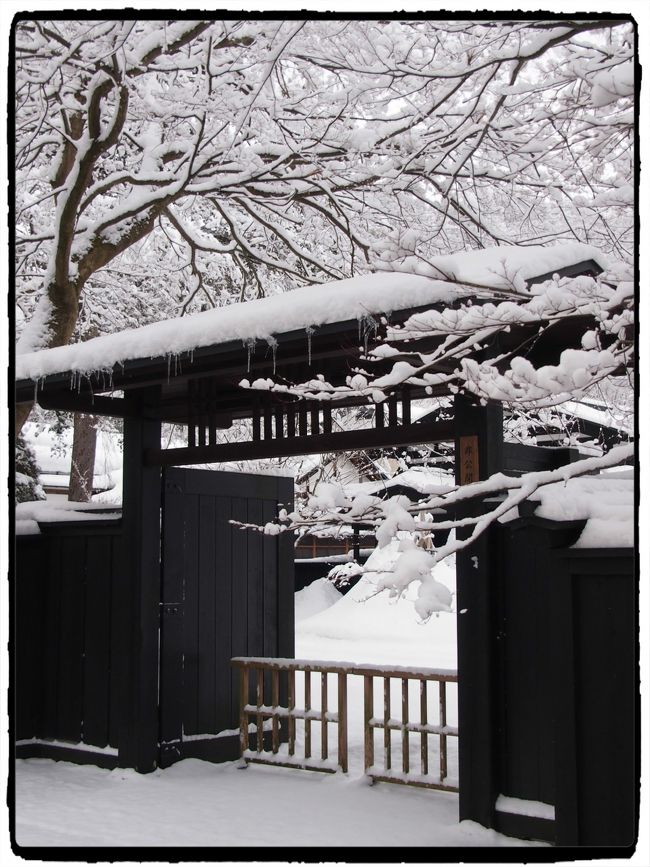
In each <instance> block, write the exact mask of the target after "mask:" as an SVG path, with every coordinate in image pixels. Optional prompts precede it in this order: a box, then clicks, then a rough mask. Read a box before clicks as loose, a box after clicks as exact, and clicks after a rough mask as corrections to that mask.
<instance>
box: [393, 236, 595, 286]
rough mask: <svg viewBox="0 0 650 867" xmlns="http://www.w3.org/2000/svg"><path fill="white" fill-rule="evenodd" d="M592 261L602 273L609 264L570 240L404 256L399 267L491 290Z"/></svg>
mask: <svg viewBox="0 0 650 867" xmlns="http://www.w3.org/2000/svg"><path fill="white" fill-rule="evenodd" d="M589 260H593V261H594V262H595V263H596V264H597V265H598V266H599V267H600V268H601V269H602V270H603V271H605V270H607V268H608V267H609V265H610V263H609V260H608V259H607V257H606V256H604V255H603V254H602V253H601V252H600V251H599V250H598V249H597V248H596V247H592V246H591V245H588V244H580V243H578V242H575V241H571V242H569V243H566V244H555V245H553V246H552V247H542V246H540V245H535V246H531V247H507V246H504V247H488V248H487V249H485V250H469V251H466V252H462V253H452V254H451V255H449V256H437V257H435V258H434V259H429V260H428V261H424V260H422V259H418V258H417V257H415V256H409V257H407V258H406V259H405V260H404V261H403V263H402V265H401V267H404V268H405V269H407V270H408V271H409V272H412V273H414V274H422V275H423V276H427V277H432V278H435V277H444V278H447V279H449V280H456V281H457V282H459V283H468V284H470V285H471V284H474V285H478V286H488V287H490V288H492V289H513V288H515V289H518V290H523V289H524V288H525V284H526V281H528V280H532V279H534V278H535V277H541V276H543V275H546V274H551V273H553V272H554V271H560V270H561V269H562V268H568V267H570V266H571V265H577V264H579V263H580V262H587V261H589Z"/></svg>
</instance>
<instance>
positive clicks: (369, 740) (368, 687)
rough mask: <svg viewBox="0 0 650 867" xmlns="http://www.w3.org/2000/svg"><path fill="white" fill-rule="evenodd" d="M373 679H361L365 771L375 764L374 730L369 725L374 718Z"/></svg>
mask: <svg viewBox="0 0 650 867" xmlns="http://www.w3.org/2000/svg"><path fill="white" fill-rule="evenodd" d="M374 682H375V681H374V678H373V677H372V675H369V674H366V675H364V678H363V741H364V750H363V769H364V771H367V770H368V768H371V767H372V766H373V765H374V764H375V730H374V728H373V727H372V726H371V725H370V720H371V719H372V718H373V716H374V712H373V707H374V695H373V686H374Z"/></svg>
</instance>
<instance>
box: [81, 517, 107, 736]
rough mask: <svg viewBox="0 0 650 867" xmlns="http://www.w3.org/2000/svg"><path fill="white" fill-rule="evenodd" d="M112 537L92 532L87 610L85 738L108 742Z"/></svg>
mask: <svg viewBox="0 0 650 867" xmlns="http://www.w3.org/2000/svg"><path fill="white" fill-rule="evenodd" d="M112 547H113V546H112V536H110V535H108V534H106V535H94V536H91V535H89V536H88V538H87V544H86V567H87V568H86V612H85V635H84V648H85V649H84V659H83V665H84V674H83V685H84V688H83V740H84V743H87V744H94V745H95V746H98V747H105V746H107V744H108V716H109V707H108V700H109V671H110V611H111V609H110V592H111V570H112Z"/></svg>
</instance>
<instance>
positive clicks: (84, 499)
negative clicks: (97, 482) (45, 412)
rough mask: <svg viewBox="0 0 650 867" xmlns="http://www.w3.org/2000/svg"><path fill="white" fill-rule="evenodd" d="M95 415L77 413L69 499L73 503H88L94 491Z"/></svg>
mask: <svg viewBox="0 0 650 867" xmlns="http://www.w3.org/2000/svg"><path fill="white" fill-rule="evenodd" d="M95 423H96V419H95V416H93V415H83V414H82V413H79V412H77V413H75V416H74V439H73V443H72V466H71V468H70V487H69V489H68V500H70V501H71V502H73V503H88V502H90V498H91V496H92V492H93V475H94V471H95V451H96V449H97V427H96V424H95Z"/></svg>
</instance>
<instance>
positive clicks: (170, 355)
mask: <svg viewBox="0 0 650 867" xmlns="http://www.w3.org/2000/svg"><path fill="white" fill-rule="evenodd" d="M171 368H172V354H171V352H168V353H167V382H169V377H170V376H171Z"/></svg>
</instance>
